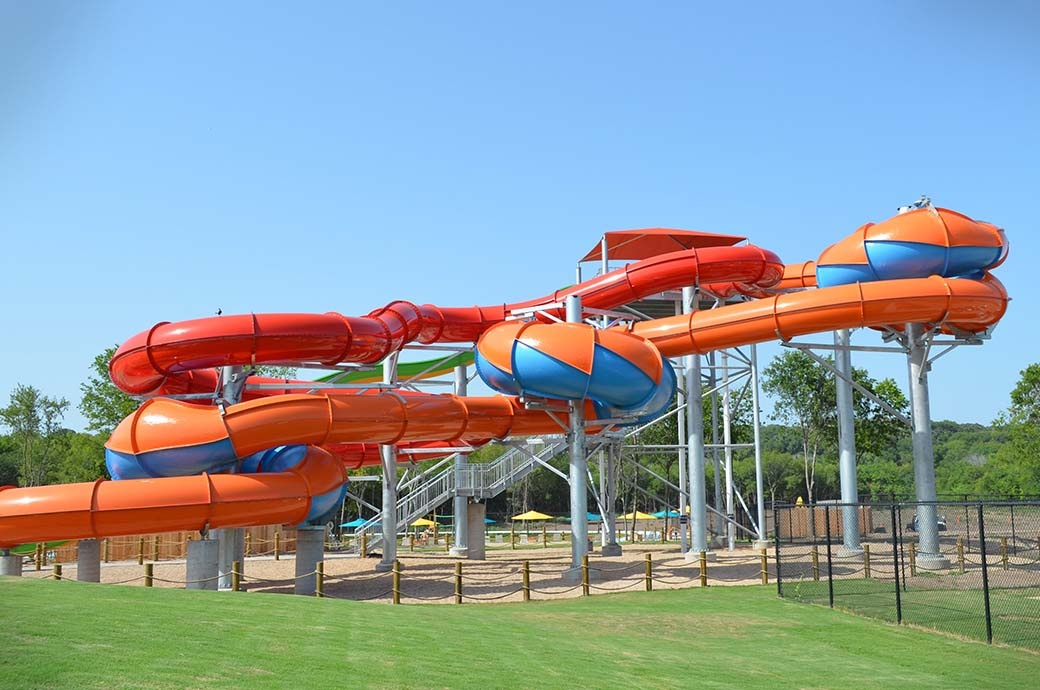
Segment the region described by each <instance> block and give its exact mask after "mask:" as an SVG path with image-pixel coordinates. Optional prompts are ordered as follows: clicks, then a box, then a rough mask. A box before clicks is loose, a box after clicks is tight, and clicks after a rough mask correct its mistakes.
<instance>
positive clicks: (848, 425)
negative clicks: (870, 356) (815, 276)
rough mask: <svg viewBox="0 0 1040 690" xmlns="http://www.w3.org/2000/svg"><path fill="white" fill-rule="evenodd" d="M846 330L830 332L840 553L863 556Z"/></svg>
mask: <svg viewBox="0 0 1040 690" xmlns="http://www.w3.org/2000/svg"><path fill="white" fill-rule="evenodd" d="M850 344H851V343H850V342H849V329H847V328H843V329H841V330H837V331H834V368H835V369H836V370H837V373H838V375H837V376H835V377H834V379H835V384H836V386H837V403H838V473H839V475H840V477H841V502H842V509H841V525H842V541H843V545H842V549H841V553H842V554H844V555H848V556H855V555H859V554H861V553H863V548H862V547H861V546H860V533H859V506H857V505H856V504H857V503H858V502H859V486H858V484H857V481H856V423H855V416H854V412H853V408H852V353H851V352H850V351H849V345H850Z"/></svg>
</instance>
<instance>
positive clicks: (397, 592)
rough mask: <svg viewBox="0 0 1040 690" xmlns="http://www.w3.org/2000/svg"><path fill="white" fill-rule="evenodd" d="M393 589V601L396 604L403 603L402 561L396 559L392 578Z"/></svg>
mask: <svg viewBox="0 0 1040 690" xmlns="http://www.w3.org/2000/svg"><path fill="white" fill-rule="evenodd" d="M391 589H392V591H393V602H394V603H395V604H400V603H401V562H400V561H398V560H396V559H395V560H394V570H393V579H392V580H391Z"/></svg>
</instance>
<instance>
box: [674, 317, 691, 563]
mask: <svg viewBox="0 0 1040 690" xmlns="http://www.w3.org/2000/svg"><path fill="white" fill-rule="evenodd" d="M675 313H676V314H677V315H678V314H682V313H683V302H682V299H678V300H676V301H675ZM685 376H686V375H685V373H683V377H682V378H680V379H679V380H680V381H682V382H683V383H684V384H685V382H686V378H685ZM675 399H676V400H675V402H676V405H677V406H678V407H679V409H680V410H682V405H685V404H689V402H690V401H689V399H688V398H687V397H686V391H685V390H684V389H683V387H682V386H676V392H675ZM675 427H676V430H677V431H678V435H679V438H678V444H679V553H681V554H685V553H686V552H687V551H689V550H690V547H689V541H688V540H687V537H686V532H687V529H686V528H687V525H688V524H689V520H690V517H689V515H687V513H686V511H687V509H688V506H689V505H690V503H689V500H688V494H687V492H688V491H689V485H688V484H687V483H686V462H687V460H686V413H685V410H682V411H681V412H678V413H676V415H675Z"/></svg>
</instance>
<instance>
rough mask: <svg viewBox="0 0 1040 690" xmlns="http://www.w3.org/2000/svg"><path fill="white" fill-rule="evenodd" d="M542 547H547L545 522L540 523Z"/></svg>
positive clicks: (547, 539)
mask: <svg viewBox="0 0 1040 690" xmlns="http://www.w3.org/2000/svg"><path fill="white" fill-rule="evenodd" d="M542 548H543V549H547V548H549V538H548V537H547V536H546V535H545V523H542Z"/></svg>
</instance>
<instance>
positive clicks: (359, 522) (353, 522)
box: [340, 518, 368, 527]
mask: <svg viewBox="0 0 1040 690" xmlns="http://www.w3.org/2000/svg"><path fill="white" fill-rule="evenodd" d="M366 522H368V520H365V519H364V518H354V519H353V520H351V521H350V522H343V523H340V527H360V526H361V525H363V524H365V523H366Z"/></svg>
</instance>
